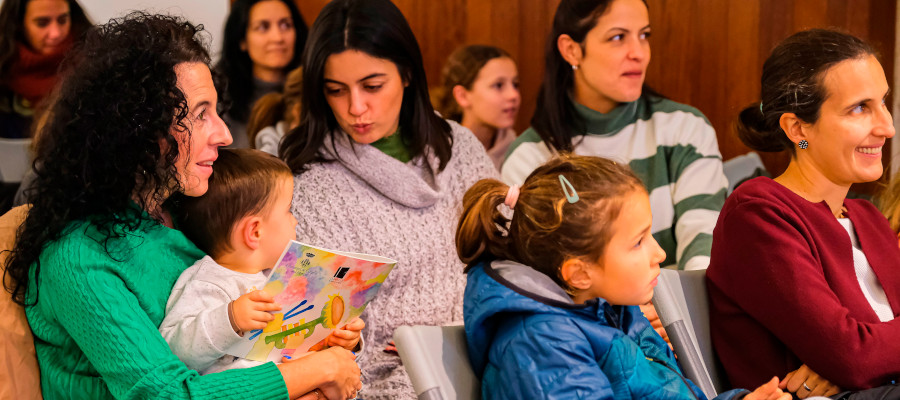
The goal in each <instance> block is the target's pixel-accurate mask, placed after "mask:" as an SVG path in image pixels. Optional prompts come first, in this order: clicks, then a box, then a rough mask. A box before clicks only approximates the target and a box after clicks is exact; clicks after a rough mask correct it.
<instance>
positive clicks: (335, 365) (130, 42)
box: [7, 13, 359, 399]
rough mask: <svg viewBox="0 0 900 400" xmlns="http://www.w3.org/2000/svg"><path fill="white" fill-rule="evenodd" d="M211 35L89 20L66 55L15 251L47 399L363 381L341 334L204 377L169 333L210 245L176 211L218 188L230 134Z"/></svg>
mask: <svg viewBox="0 0 900 400" xmlns="http://www.w3.org/2000/svg"><path fill="white" fill-rule="evenodd" d="M199 34H200V28H197V27H195V26H194V25H192V24H190V23H188V22H185V21H184V20H182V19H179V18H176V17H167V16H152V15H146V14H142V13H136V14H132V15H129V16H128V17H125V18H123V19H117V20H113V21H111V22H110V23H108V24H106V25H103V26H100V27H98V28H96V29H92V30H90V31H88V32H87V34H86V35H85V38H84V41H83V43H81V44H79V45H78V46H76V48H75V50H74V51H73V54H72V55H71V56H70V57H68V58H67V59H66V61H65V62H64V68H65V69H64V70H65V71H66V72H65V73H64V80H63V81H62V82H63V83H62V85H61V86H60V87H59V91H58V97H56V98H55V99H54V100H55V101H54V103H53V108H52V109H51V110H50V111H49V112H50V115H49V117H48V121H47V122H46V126H45V127H44V132H43V135H44V136H43V138H42V140H41V143H40V146H39V148H38V150H37V151H38V153H37V162H36V165H37V169H36V175H37V179H36V181H35V184H34V197H33V200H34V201H33V206H32V208H31V210H30V212H29V214H28V217H27V219H26V220H25V222H24V223H23V225H22V226H21V227H20V228H19V231H18V236H17V240H16V244H15V247H14V249H13V251H12V254H11V256H10V258H9V260H8V263H7V273H8V274H9V278H12V279H13V284H12V285H11V287H9V288H8V289H9V290H10V291H11V292H12V294H13V298H14V300H15V301H16V302H18V303H20V304H23V305H24V306H25V313H26V315H27V317H28V322H29V324H30V326H31V329H32V330H33V332H34V337H35V350H36V353H37V357H38V361H39V364H40V369H41V386H42V391H43V394H44V397H45V398H126V397H127V398H150V397H166V398H223V397H224V398H229V397H235V398H236V397H240V398H259V399H262V398H287V397H288V396H290V397H297V396H299V395H301V394H303V393H311V391H313V390H314V389H316V388H319V389H321V390H322V391H323V392H324V393H325V394H326V395H327V396H328V397H329V398H340V399H343V398H346V397H349V396H350V394H351V393H355V391H356V389H357V385H359V369H358V367H357V366H356V364H355V362H354V360H353V355H352V354H351V353H350V352H348V351H346V350H344V349H340V348H335V349H328V350H325V351H321V352H318V353H315V354H313V355H310V356H308V357H304V358H302V359H299V360H296V361H291V362H287V363H284V364H281V365H278V366H276V365H275V364H272V363H267V364H264V365H261V366H258V367H254V368H248V369H244V370H239V371H230V372H229V373H221V374H211V375H205V376H200V375H199V374H198V373H197V372H195V371H191V370H189V369H188V368H187V367H186V366H185V365H184V363H182V362H181V361H180V360H179V359H178V357H177V356H175V355H174V354H173V353H172V351H171V350H170V348H169V346H168V345H167V344H166V342H165V340H163V337H162V336H161V335H160V334H159V332H158V331H157V327H158V326H159V324H160V322H161V321H162V319H163V314H164V311H165V305H166V299H167V298H168V296H169V291H170V290H171V288H172V285H173V284H174V282H175V280H176V279H177V278H178V276H179V274H180V273H181V272H182V271H183V270H184V269H185V268H187V267H188V266H189V265H191V264H192V263H193V262H194V261H196V260H197V259H199V258H201V257H203V253H202V252H201V251H200V250H199V249H197V247H196V246H194V244H192V243H191V242H190V241H189V240H188V239H186V238H185V237H184V235H183V234H182V233H181V232H180V231H179V230H176V229H173V227H172V222H171V221H172V220H171V218H170V216H169V215H170V214H169V209H170V208H171V207H172V206H173V205H175V204H176V203H177V197H179V196H200V195H202V194H204V193H205V192H206V189H207V185H208V179H209V177H210V175H211V174H212V172H213V163H214V161H215V160H216V158H217V155H218V148H219V147H221V146H225V145H228V144H229V143H231V136H230V134H229V132H228V129H227V128H226V127H225V124H224V122H223V121H222V120H221V119H220V118H219V116H218V115H217V114H216V103H217V95H216V91H215V88H214V87H213V81H212V76H211V74H210V70H209V67H208V63H209V55H208V53H207V51H206V49H205V48H204V45H203V43H201V41H200V40H199V37H198V36H199ZM316 393H318V392H316ZM310 395H311V396H315V394H310Z"/></svg>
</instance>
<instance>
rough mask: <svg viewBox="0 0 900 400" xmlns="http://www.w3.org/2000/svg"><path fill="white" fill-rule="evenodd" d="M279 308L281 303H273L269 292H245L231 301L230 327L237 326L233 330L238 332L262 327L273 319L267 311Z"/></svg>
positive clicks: (273, 300)
mask: <svg viewBox="0 0 900 400" xmlns="http://www.w3.org/2000/svg"><path fill="white" fill-rule="evenodd" d="M280 309H281V305H279V304H275V299H274V298H273V297H272V295H271V294H268V293H266V292H264V291H262V290H257V291H254V292H250V293H247V294H245V295H243V296H241V297H238V298H237V300H235V301H232V302H231V306H230V308H229V311H230V312H229V316H230V317H231V324H232V328H237V329H236V330H235V332H237V333H238V334H242V333H243V332H250V331H252V330H254V329H263V328H265V327H266V325H268V324H269V321H271V320H273V319H275V316H273V315H272V314H270V313H269V311H278V310H280Z"/></svg>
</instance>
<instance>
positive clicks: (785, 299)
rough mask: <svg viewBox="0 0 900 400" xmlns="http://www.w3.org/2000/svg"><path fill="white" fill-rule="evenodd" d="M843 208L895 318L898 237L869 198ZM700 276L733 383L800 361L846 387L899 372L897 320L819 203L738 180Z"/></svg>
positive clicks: (752, 381)
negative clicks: (880, 304) (863, 281)
mask: <svg viewBox="0 0 900 400" xmlns="http://www.w3.org/2000/svg"><path fill="white" fill-rule="evenodd" d="M844 205H845V206H846V207H847V214H846V215H847V216H848V217H849V218H850V220H851V221H852V222H853V226H854V228H855V230H856V235H857V237H858V238H859V243H860V246H861V247H862V251H863V253H865V254H866V258H867V259H868V260H869V264H871V266H872V269H873V270H874V271H875V275H876V276H877V277H878V280H879V281H880V282H881V284H882V286H883V287H884V291H885V293H886V294H887V298H888V301H889V302H890V305H891V308H892V309H893V310H894V317H895V318H896V317H897V316H898V315H900V314H898V312H900V247H898V246H897V236H896V235H895V234H894V232H893V231H891V229H890V227H889V226H888V222H887V220H886V219H885V218H884V216H882V215H881V213H880V212H878V210H877V209H876V208H875V207H874V206H873V205H872V204H871V203H869V202H867V201H864V200H847V201H845V202H844ZM706 276H707V287H708V288H709V300H710V324H711V333H712V340H713V344H714V346H715V348H716V352H717V353H718V356H719V359H720V360H721V361H722V364H723V366H724V367H725V371H726V372H727V374H728V378H729V379H730V380H731V384H732V385H733V386H735V387H747V388H754V387H757V386H759V385H760V384H762V383H764V382H766V381H767V380H769V379H771V378H772V376H778V377H779V378H783V377H784V376H785V374H787V373H788V372H790V371H792V370H795V369H797V368H799V367H800V365H801V364H806V365H807V366H809V367H810V368H811V369H812V370H813V371H815V372H817V373H819V374H821V375H822V376H823V377H825V378H826V379H828V380H829V381H831V382H832V383H835V384H837V385H839V386H840V387H842V388H844V389H862V388H869V387H874V386H880V385H882V384H885V383H887V382H890V381H891V380H894V379H897V378H898V377H900V319H894V320H892V321H890V322H880V321H879V320H878V316H877V315H876V314H875V311H873V310H872V307H871V306H870V305H869V303H868V301H866V298H865V297H864V296H863V293H862V290H861V289H860V286H859V281H857V279H856V274H855V272H854V268H853V254H852V251H851V244H850V237H849V235H847V231H846V230H845V229H844V228H843V226H841V224H840V222H838V221H837V220H836V219H835V218H834V216H833V215H832V213H831V210H830V209H829V208H828V205H827V204H826V203H825V202H821V203H812V202H809V201H807V200H805V199H803V198H802V197H800V196H798V195H796V194H795V193H793V192H791V191H790V190H788V189H787V188H785V187H784V186H781V185H780V184H778V183H776V182H775V181H773V180H771V179H769V178H756V179H753V180H750V181H748V182H746V183H744V184H743V185H741V186H740V187H739V188H738V190H736V191H735V192H734V193H733V194H732V195H731V196H729V197H728V200H727V201H726V202H725V207H724V208H723V209H722V212H721V214H720V215H719V221H718V223H717V224H716V228H715V230H714V232H713V245H712V255H711V261H710V265H709V269H708V270H707V272H706Z"/></svg>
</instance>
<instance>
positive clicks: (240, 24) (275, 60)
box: [216, 0, 307, 147]
mask: <svg viewBox="0 0 900 400" xmlns="http://www.w3.org/2000/svg"><path fill="white" fill-rule="evenodd" d="M306 35H307V29H306V24H305V23H304V22H303V16H302V15H301V14H300V10H299V9H298V8H297V4H295V3H294V1H293V0H237V1H235V2H234V3H232V5H231V13H230V14H228V20H226V21H225V36H224V39H223V43H222V59H221V60H220V61H219V63H218V64H217V65H216V69H218V70H219V72H220V73H221V74H222V75H224V76H225V78H226V80H227V84H226V89H225V91H226V94H227V97H226V99H227V100H228V102H229V103H230V104H231V107H230V109H229V110H228V112H227V113H226V114H225V115H224V119H225V122H227V123H228V128H229V129H230V130H231V134H232V136H233V137H234V144H233V145H232V147H250V141H249V139H248V138H247V119H248V118H249V117H250V110H251V109H252V108H253V103H255V102H256V100H258V99H259V98H260V97H262V96H264V95H265V94H267V93H272V92H280V91H281V89H282V87H283V86H284V80H285V77H286V76H287V74H288V72H289V71H291V70H293V69H295V68H297V67H298V66H300V54H301V53H302V52H303V45H304V44H305V43H306Z"/></svg>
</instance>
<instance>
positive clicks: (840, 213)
mask: <svg viewBox="0 0 900 400" xmlns="http://www.w3.org/2000/svg"><path fill="white" fill-rule="evenodd" d="M846 213H847V206H843V205H842V206H841V210H840V211H838V212H837V213H836V214H834V216H835V217H837V218H846V217H845V216H844V215H845V214H846Z"/></svg>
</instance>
